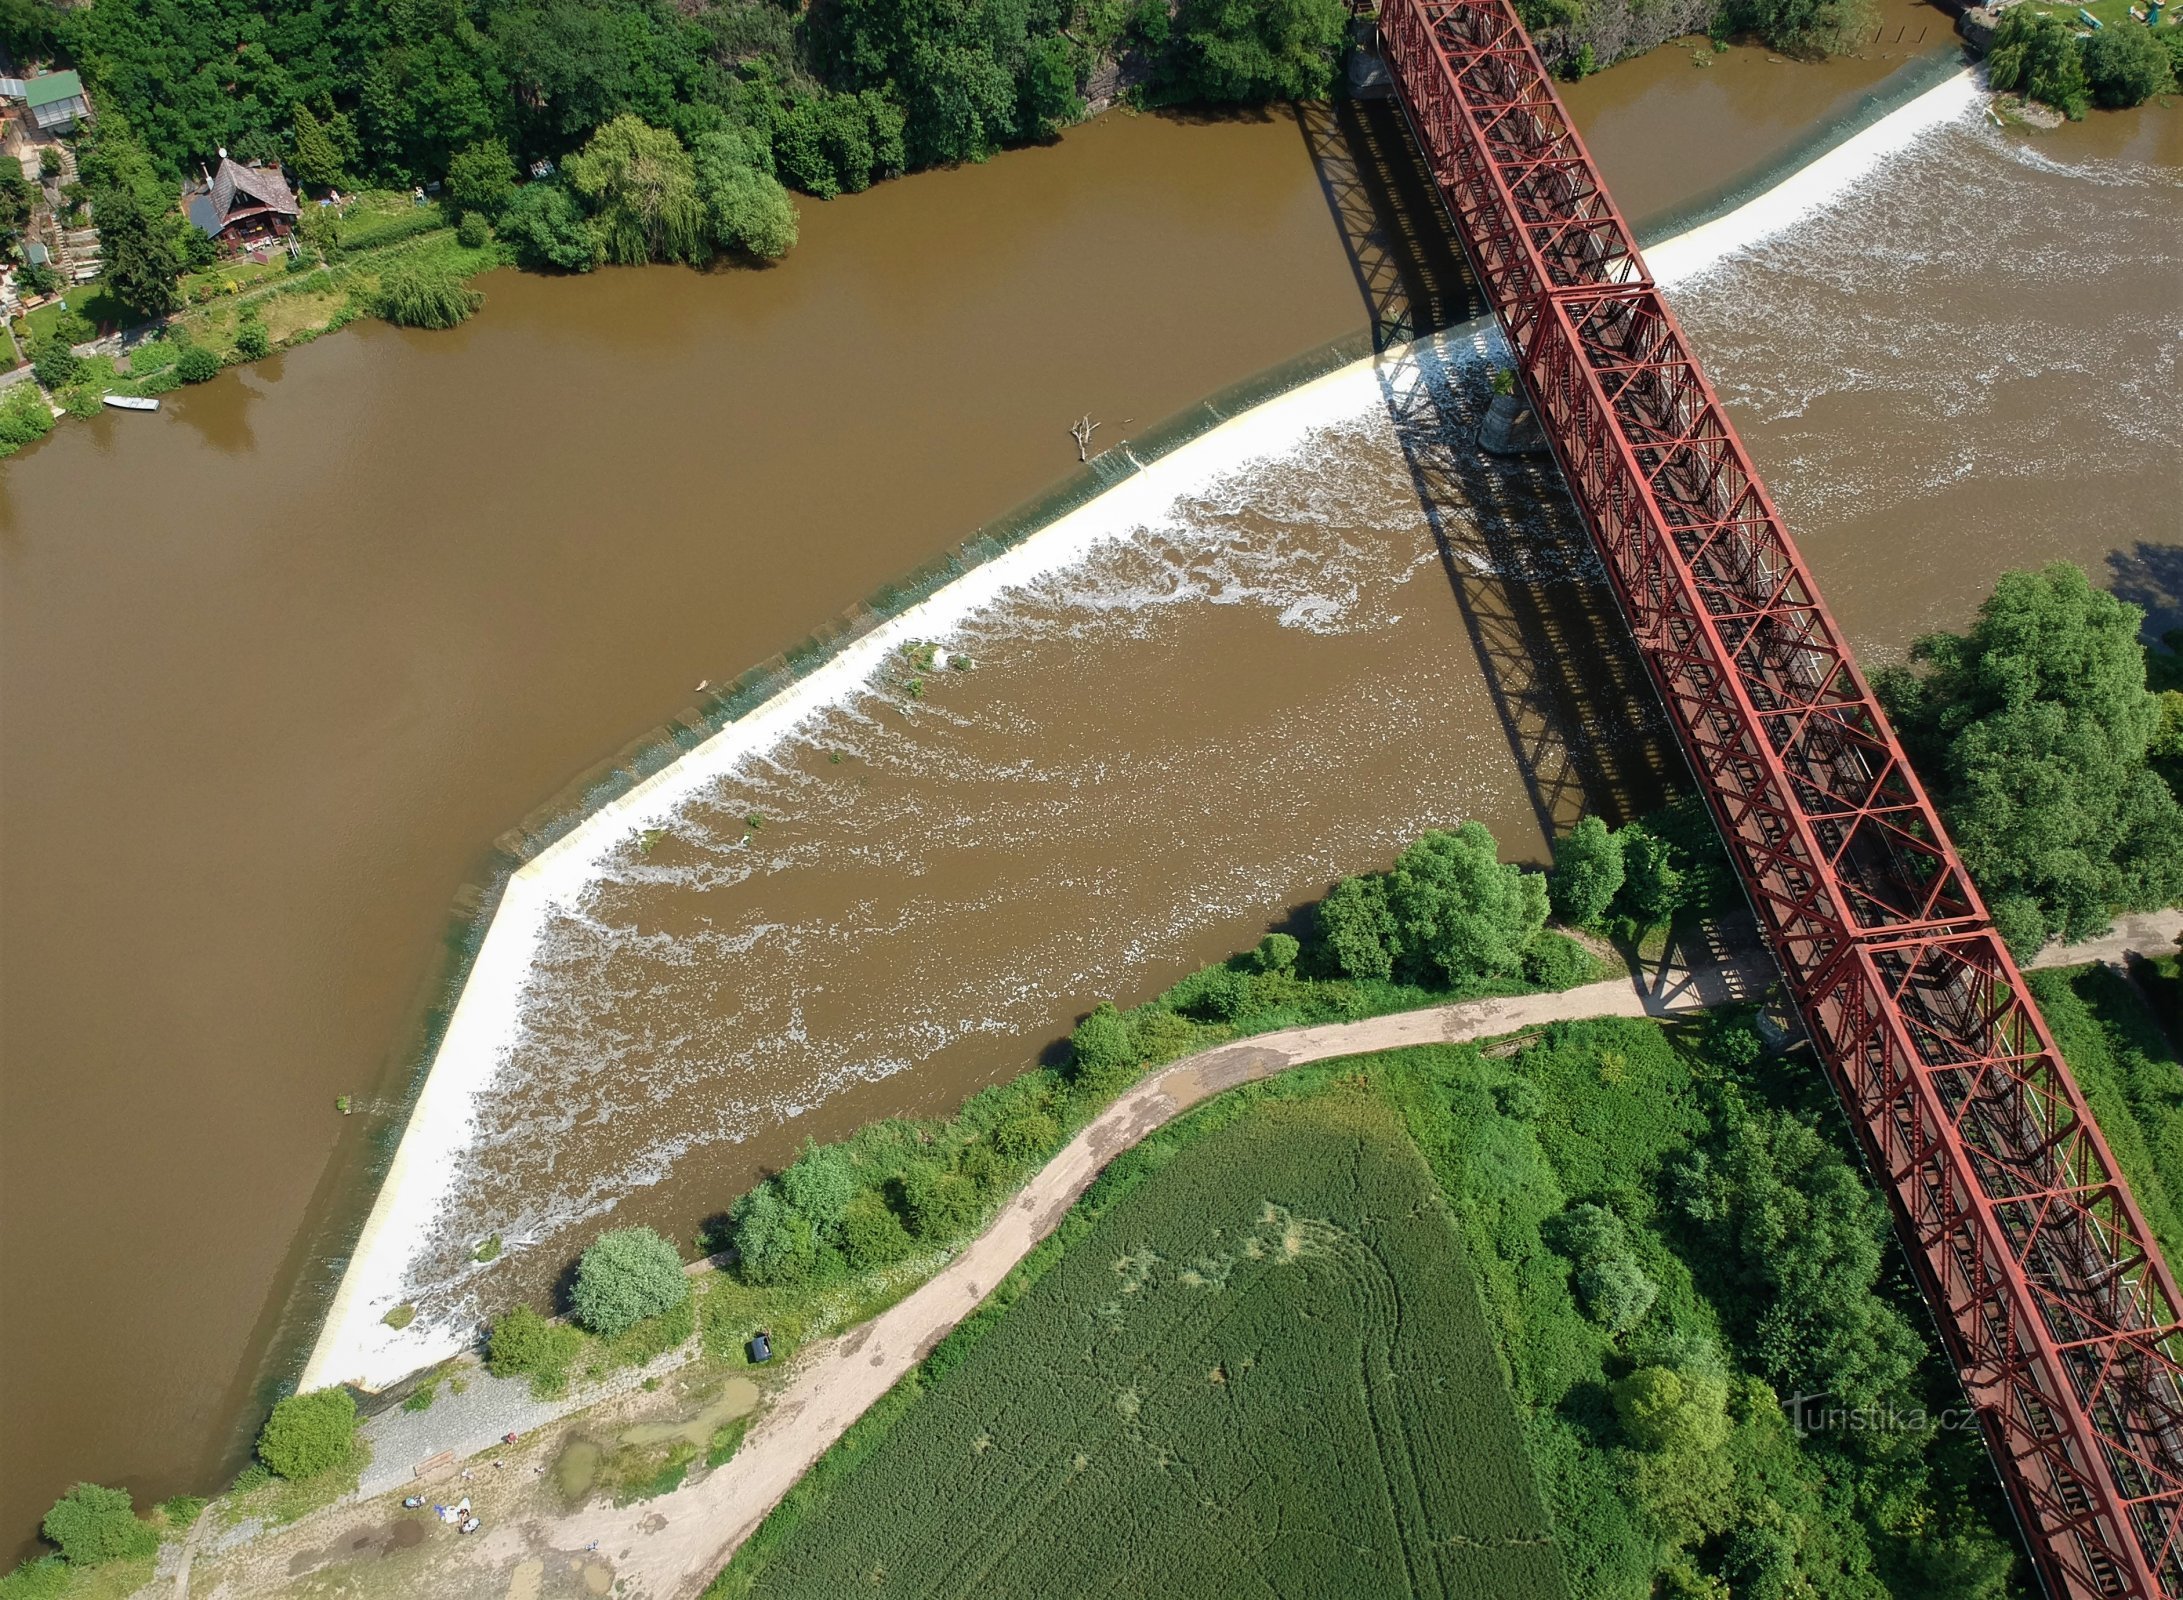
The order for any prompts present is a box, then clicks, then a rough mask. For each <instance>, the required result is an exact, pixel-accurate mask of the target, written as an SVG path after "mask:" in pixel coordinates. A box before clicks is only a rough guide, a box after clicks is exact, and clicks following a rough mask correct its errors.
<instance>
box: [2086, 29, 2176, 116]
mask: <svg viewBox="0 0 2183 1600" xmlns="http://www.w3.org/2000/svg"><path fill="white" fill-rule="evenodd" d="M2080 48H2081V50H2082V51H2083V53H2084V78H2085V85H2086V87H2087V88H2088V89H2090V91H2091V93H2092V103H2093V104H2094V105H2101V106H2108V107H2110V108H2119V107H2123V106H2141V105H2143V104H2145V102H2146V101H2148V100H2150V99H2152V97H2153V96H2154V95H2156V94H2160V93H2162V92H2163V91H2164V90H2167V89H2171V88H2173V87H2174V86H2175V73H2174V70H2173V68H2172V67H2171V65H2170V63H2169V59H2168V51H2167V48H2166V46H2164V45H2163V44H2162V43H2161V41H2160V40H2158V39H2156V38H2155V37H2153V30H2152V29H2150V28H2148V27H2144V26H2142V25H2141V24H2138V23H2134V22H2123V21H2117V22H2114V23H2111V24H2109V25H2108V26H2107V27H2104V28H2102V29H2100V30H2099V32H2097V33H2095V34H2093V35H2092V37H2091V38H2089V39H2087V40H2085V41H2084V42H2083V44H2082V45H2081V46H2080Z"/></svg>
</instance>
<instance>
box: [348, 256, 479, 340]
mask: <svg viewBox="0 0 2183 1600" xmlns="http://www.w3.org/2000/svg"><path fill="white" fill-rule="evenodd" d="M483 304H485V296H484V295H482V294H480V293H479V292H478V291H477V290H475V289H472V288H470V287H469V286H468V285H467V284H465V283H464V282H463V281H462V280H461V279H460V278H458V277H457V276H456V275H455V274H454V273H453V272H452V271H450V270H448V269H447V268H445V267H439V266H428V265H425V264H424V263H422V262H414V261H399V262H396V263H394V264H393V265H392V266H390V267H388V268H387V270H386V271H385V272H384V273H382V274H381V275H380V278H379V292H378V294H377V295H376V296H374V297H373V300H372V309H373V310H374V311H375V312H377V313H378V314H379V315H380V316H381V317H384V318H385V319H386V320H387V321H389V322H391V323H393V324H394V325H395V326H396V327H400V328H452V327H454V326H455V325H456V324H457V323H460V322H465V321H467V320H469V317H470V314H471V313H472V312H474V311H476V310H477V308H478V307H479V306H481V305H483Z"/></svg>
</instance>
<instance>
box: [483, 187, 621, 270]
mask: <svg viewBox="0 0 2183 1600" xmlns="http://www.w3.org/2000/svg"><path fill="white" fill-rule="evenodd" d="M500 236H501V238H503V239H505V240H506V241H507V242H508V243H509V244H510V245H511V246H512V247H513V248H514V250H515V258H516V260H517V262H518V263H520V264H521V265H523V266H526V267H529V268H531V269H532V270H534V271H538V270H542V269H545V268H551V269H553V270H554V271H556V272H589V271H590V270H591V269H592V268H593V267H595V266H597V265H598V264H599V261H600V259H601V257H602V256H603V255H604V250H603V247H602V246H601V245H600V243H599V235H598V232H597V230H596V229H594V228H593V227H592V226H591V223H590V222H589V220H588V219H586V218H585V216H584V208H583V207H582V206H580V205H578V204H577V203H576V197H575V196H574V195H572V194H570V193H569V192H568V190H566V189H564V188H562V187H561V185H559V184H557V183H533V184H526V185H525V186H524V187H523V188H521V189H519V190H517V191H516V194H515V198H514V199H512V200H510V201H509V202H508V205H507V209H506V210H504V211H503V212H502V213H501V215H500Z"/></svg>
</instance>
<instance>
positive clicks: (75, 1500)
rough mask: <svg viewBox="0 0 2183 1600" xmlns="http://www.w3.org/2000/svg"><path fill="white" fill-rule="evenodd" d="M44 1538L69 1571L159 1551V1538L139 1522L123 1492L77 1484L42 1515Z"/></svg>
mask: <svg viewBox="0 0 2183 1600" xmlns="http://www.w3.org/2000/svg"><path fill="white" fill-rule="evenodd" d="M44 1529H45V1536H46V1537H47V1538H48V1539H50V1540H51V1541H52V1542H53V1543H54V1544H56V1545H58V1546H59V1547H60V1552H61V1557H62V1559H63V1560H65V1561H66V1562H67V1563H68V1564H69V1565H70V1566H72V1567H100V1566H104V1565H105V1564H106V1563H107V1562H109V1561H133V1560H138V1559H141V1558H142V1557H145V1556H148V1555H150V1554H151V1553H152V1552H153V1551H155V1550H157V1549H158V1548H159V1535H158V1533H157V1532H156V1531H154V1530H153V1529H152V1527H151V1526H150V1525H149V1524H147V1523H146V1522H144V1521H143V1520H142V1519H141V1518H139V1517H138V1516H137V1514H136V1508H135V1507H134V1506H133V1505H132V1504H131V1503H130V1500H129V1491H128V1490H126V1489H107V1488H103V1487H101V1486H100V1485H98V1484H95V1483H79V1484H77V1485H76V1486H75V1488H73V1489H71V1490H69V1491H68V1493H66V1494H64V1495H62V1496H61V1497H60V1499H58V1500H56V1501H54V1502H53V1509H52V1510H51V1511H48V1512H47V1513H46V1514H45V1523H44Z"/></svg>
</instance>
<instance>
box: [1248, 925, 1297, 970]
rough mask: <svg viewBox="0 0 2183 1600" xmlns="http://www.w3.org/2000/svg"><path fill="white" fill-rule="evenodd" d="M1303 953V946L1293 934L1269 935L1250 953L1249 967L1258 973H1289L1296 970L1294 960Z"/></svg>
mask: <svg viewBox="0 0 2183 1600" xmlns="http://www.w3.org/2000/svg"><path fill="white" fill-rule="evenodd" d="M1302 953H1303V946H1301V945H1300V944H1298V943H1297V942H1296V937H1295V935H1293V934H1287V933H1269V934H1267V935H1266V937H1265V938H1263V939H1261V940H1259V941H1258V948H1257V949H1256V950H1253V951H1252V952H1251V966H1252V968H1253V969H1254V970H1255V971H1258V972H1280V973H1291V972H1294V971H1295V970H1296V958H1297V957H1298V956H1299V955H1300V954H1302Z"/></svg>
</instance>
